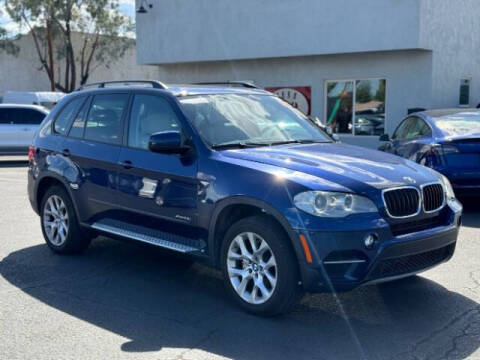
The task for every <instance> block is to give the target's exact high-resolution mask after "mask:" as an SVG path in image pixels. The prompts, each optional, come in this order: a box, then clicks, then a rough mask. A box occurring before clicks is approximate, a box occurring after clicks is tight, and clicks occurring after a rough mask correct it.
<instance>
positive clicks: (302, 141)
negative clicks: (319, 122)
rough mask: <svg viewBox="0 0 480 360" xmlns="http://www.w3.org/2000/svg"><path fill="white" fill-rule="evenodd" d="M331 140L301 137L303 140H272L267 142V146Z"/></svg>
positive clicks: (316, 142) (322, 142)
mask: <svg viewBox="0 0 480 360" xmlns="http://www.w3.org/2000/svg"><path fill="white" fill-rule="evenodd" d="M330 142H331V141H319V140H310V139H308V140H307V139H303V140H284V141H274V142H271V143H269V144H268V145H269V146H274V145H287V144H326V143H330Z"/></svg>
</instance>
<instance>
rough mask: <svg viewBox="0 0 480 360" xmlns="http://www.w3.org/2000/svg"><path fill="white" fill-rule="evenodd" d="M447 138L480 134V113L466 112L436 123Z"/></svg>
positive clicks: (440, 119) (442, 118)
mask: <svg viewBox="0 0 480 360" xmlns="http://www.w3.org/2000/svg"><path fill="white" fill-rule="evenodd" d="M435 124H436V125H437V127H438V128H439V129H440V130H441V131H442V132H443V133H444V134H446V135H447V136H455V135H468V134H474V133H479V132H480V112H464V113H458V114H455V115H449V116H443V117H441V118H438V119H437V120H436V121H435Z"/></svg>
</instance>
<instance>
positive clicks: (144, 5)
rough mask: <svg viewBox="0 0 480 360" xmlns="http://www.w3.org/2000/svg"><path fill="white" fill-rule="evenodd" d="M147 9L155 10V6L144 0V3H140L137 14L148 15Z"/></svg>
mask: <svg viewBox="0 0 480 360" xmlns="http://www.w3.org/2000/svg"><path fill="white" fill-rule="evenodd" d="M147 8H148V9H151V8H153V4H149V3H147V0H142V2H141V3H140V6H139V7H138V9H137V14H146V13H148V10H147Z"/></svg>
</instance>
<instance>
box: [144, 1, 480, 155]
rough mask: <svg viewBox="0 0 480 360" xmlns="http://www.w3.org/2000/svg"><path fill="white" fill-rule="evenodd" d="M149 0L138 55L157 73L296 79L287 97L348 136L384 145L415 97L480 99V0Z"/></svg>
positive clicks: (284, 83)
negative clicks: (384, 138) (382, 137)
mask: <svg viewBox="0 0 480 360" xmlns="http://www.w3.org/2000/svg"><path fill="white" fill-rule="evenodd" d="M145 4H147V5H148V4H151V5H152V7H151V8H150V7H149V6H146V9H147V13H142V14H137V52H138V62H139V63H140V64H148V65H158V71H157V76H156V77H157V78H158V79H160V80H162V81H165V82H167V83H168V82H177V83H186V82H201V81H224V80H253V81H254V82H255V83H256V84H257V85H259V86H262V87H268V88H273V90H278V89H279V88H280V89H282V88H289V89H290V92H289V91H288V90H284V91H283V94H284V95H285V96H287V97H288V98H289V100H291V101H296V102H297V104H298V105H299V106H300V107H301V108H302V109H303V110H304V111H310V112H311V114H312V115H314V116H318V117H319V118H321V119H323V120H324V121H326V122H328V123H329V124H330V125H331V126H332V127H333V128H335V130H336V131H339V132H343V134H342V135H341V137H342V138H343V140H344V141H345V142H351V143H357V144H363V145H366V146H376V145H378V135H379V134H380V133H382V132H383V131H384V128H385V131H386V132H388V133H389V134H392V132H393V131H394V129H395V128H396V126H397V125H398V123H399V122H400V120H401V119H402V118H404V117H405V116H406V115H407V112H408V110H409V109H413V108H444V107H457V106H460V105H461V103H460V102H462V105H466V106H476V105H477V103H479V102H480V66H479V65H480V21H479V20H478V19H479V18H480V1H478V0H455V1H452V0H362V1H358V0H295V1H294V0H242V1H238V0H181V1H180V0H161V1H155V0H149V1H147V2H146V3H145V2H144V5H145ZM139 5H140V1H137V6H139ZM461 85H463V86H461ZM292 88H293V89H292ZM293 90H298V92H295V91H293ZM280 92H282V91H281V90H280ZM461 95H462V96H461ZM295 96H296V99H295ZM306 103H310V109H309V107H308V105H306ZM383 121H384V124H383Z"/></svg>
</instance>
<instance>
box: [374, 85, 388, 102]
mask: <svg viewBox="0 0 480 360" xmlns="http://www.w3.org/2000/svg"><path fill="white" fill-rule="evenodd" d="M385 85H386V81H385V80H380V85H379V86H378V90H377V92H376V94H375V100H377V101H380V102H382V103H384V102H385V92H386V87H385Z"/></svg>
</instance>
